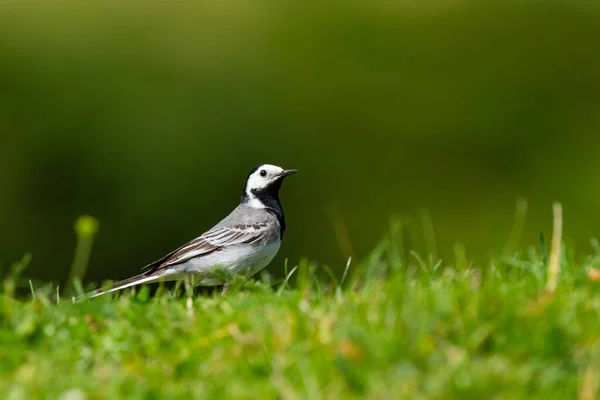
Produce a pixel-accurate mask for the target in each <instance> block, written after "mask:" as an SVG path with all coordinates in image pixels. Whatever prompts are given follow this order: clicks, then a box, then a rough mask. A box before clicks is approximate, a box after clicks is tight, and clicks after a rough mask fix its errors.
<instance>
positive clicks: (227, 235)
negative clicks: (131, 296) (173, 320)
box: [142, 222, 268, 270]
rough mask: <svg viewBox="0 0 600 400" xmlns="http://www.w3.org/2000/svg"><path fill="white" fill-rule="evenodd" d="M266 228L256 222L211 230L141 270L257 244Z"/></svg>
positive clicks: (264, 233)
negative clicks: (244, 244)
mask: <svg viewBox="0 0 600 400" xmlns="http://www.w3.org/2000/svg"><path fill="white" fill-rule="evenodd" d="M267 227H268V225H267V224H266V223H265V222H258V223H254V224H236V225H232V226H224V227H217V228H213V229H211V230H210V231H208V232H206V233H204V234H203V235H202V236H200V237H198V238H196V239H194V240H192V241H191V242H188V243H186V244H184V245H183V246H181V247H180V248H178V249H176V250H174V251H172V252H171V253H169V254H167V255H166V256H164V257H163V258H161V259H160V260H157V261H155V262H153V263H151V264H148V265H146V266H145V267H144V268H142V269H146V268H150V269H151V270H157V269H162V268H166V267H169V266H171V265H175V264H180V263H183V262H185V261H187V260H189V259H191V258H193V257H198V256H203V255H207V254H210V253H212V252H213V251H217V250H220V249H222V248H223V247H226V246H231V245H234V244H242V243H247V244H252V243H255V242H258V241H259V240H261V239H263V238H264V237H265V235H266V234H267V232H268V229H267Z"/></svg>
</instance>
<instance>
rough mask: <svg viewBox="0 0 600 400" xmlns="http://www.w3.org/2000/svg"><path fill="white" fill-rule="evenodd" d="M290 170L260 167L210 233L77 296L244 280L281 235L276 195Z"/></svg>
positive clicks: (266, 260)
mask: <svg viewBox="0 0 600 400" xmlns="http://www.w3.org/2000/svg"><path fill="white" fill-rule="evenodd" d="M296 172H297V170H295V169H283V168H281V167H278V166H276V165H272V164H262V165H259V166H258V167H256V168H254V169H253V170H252V171H250V173H249V174H248V177H247V178H246V183H245V185H244V190H243V191H242V196H241V200H240V203H239V205H238V206H237V207H236V208H235V209H234V210H233V211H232V212H231V213H230V214H229V215H227V216H226V217H225V218H223V219H222V220H221V221H220V222H219V223H217V224H216V225H215V226H214V227H213V228H211V229H210V230H208V231H206V232H205V233H203V234H202V235H200V236H198V237H197V238H195V239H193V240H191V241H189V242H187V243H186V244H184V245H183V246H181V247H179V248H177V249H175V250H173V251H172V252H170V253H168V254H167V255H165V256H164V257H162V258H160V259H158V260H156V261H154V262H152V263H150V264H148V265H146V266H145V267H143V268H142V271H144V272H142V273H140V274H139V275H136V276H133V277H131V278H128V279H125V280H122V281H119V282H116V283H114V284H112V285H110V286H109V287H107V288H101V289H97V290H94V291H92V292H89V293H86V294H84V295H82V296H80V299H91V298H94V297H97V296H102V295H104V294H107V293H111V292H115V291H118V290H122V289H125V288H128V287H132V286H136V285H141V284H145V283H152V282H157V281H173V280H181V279H186V278H187V277H190V276H193V277H194V282H195V283H196V284H198V285H200V286H219V285H226V284H227V282H225V281H224V280H223V274H221V276H217V275H218V274H215V271H216V269H219V268H222V269H224V270H225V271H226V272H228V273H230V274H238V275H243V276H245V277H250V276H252V275H254V274H256V273H257V272H259V271H260V270H262V269H263V268H265V267H266V266H267V265H268V264H269V263H270V262H271V261H272V260H273V258H274V257H275V255H276V254H277V252H278V251H279V247H280V246H281V241H282V239H283V234H284V232H285V230H286V225H285V217H284V214H283V208H282V207H281V202H280V201H279V190H280V188H281V184H282V183H283V180H284V179H285V178H286V177H287V176H289V175H292V174H294V173H296Z"/></svg>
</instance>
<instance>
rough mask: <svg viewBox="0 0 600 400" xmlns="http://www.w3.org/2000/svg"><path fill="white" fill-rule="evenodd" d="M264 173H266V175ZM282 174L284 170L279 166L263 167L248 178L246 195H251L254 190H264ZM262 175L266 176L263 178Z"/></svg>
mask: <svg viewBox="0 0 600 400" xmlns="http://www.w3.org/2000/svg"><path fill="white" fill-rule="evenodd" d="M262 171H265V172H266V174H265V173H264V172H262ZM281 172H283V168H281V167H278V166H277V165H271V164H265V165H261V166H260V167H259V168H258V169H257V170H256V171H254V172H253V173H252V174H251V175H250V176H249V177H248V183H247V185H246V193H248V194H250V191H251V190H252V189H262V188H265V187H267V186H268V185H269V184H270V183H271V182H272V181H274V180H276V179H277V178H278V177H279V175H280V174H281ZM261 174H264V175H265V176H262V175H261Z"/></svg>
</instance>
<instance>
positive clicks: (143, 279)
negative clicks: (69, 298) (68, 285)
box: [75, 273, 161, 302]
mask: <svg viewBox="0 0 600 400" xmlns="http://www.w3.org/2000/svg"><path fill="white" fill-rule="evenodd" d="M160 278H161V277H160V276H157V275H155V274H152V275H148V274H144V273H142V274H139V275H136V276H132V277H131V278H127V279H124V280H122V281H119V282H115V283H113V284H111V285H110V286H108V287H105V288H100V289H96V290H93V291H91V292H89V293H86V294H83V295H81V296H79V297H76V298H75V301H76V302H77V301H80V300H85V299H91V298H94V297H98V296H102V295H103V294H108V293H112V292H116V291H117V290H121V289H125V288H128V287H131V286H135V285H141V284H142V283H150V282H155V281H158V280H160Z"/></svg>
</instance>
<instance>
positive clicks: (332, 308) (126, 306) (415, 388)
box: [0, 236, 600, 400]
mask: <svg viewBox="0 0 600 400" xmlns="http://www.w3.org/2000/svg"><path fill="white" fill-rule="evenodd" d="M559 242H560V240H559ZM551 247H552V246H551ZM559 248H560V247H559ZM596 250H597V251H596ZM596 250H594V251H592V253H593V254H590V255H589V256H588V257H575V256H574V255H573V254H572V253H571V252H569V251H568V250H564V249H563V251H562V253H559V252H558V250H557V249H555V248H554V247H553V248H552V251H551V252H550V254H546V251H545V250H544V246H538V247H535V248H531V249H528V250H527V251H523V252H518V251H510V252H508V251H507V252H503V253H502V254H500V255H498V256H495V257H493V258H492V259H491V260H490V262H489V263H487V264H485V265H474V264H470V263H467V262H466V261H465V260H464V258H463V257H462V256H461V252H460V251H458V250H457V256H456V257H455V259H454V260H443V261H442V260H440V261H438V260H436V259H435V258H433V257H419V256H418V255H416V254H414V253H412V254H411V253H410V252H408V254H405V252H404V251H402V249H401V247H399V246H398V242H397V241H396V240H395V238H394V237H393V236H389V237H387V238H386V239H384V240H383V241H382V243H381V245H380V246H378V247H377V249H376V250H375V251H373V253H372V255H371V256H370V257H369V258H368V259H366V260H364V261H363V262H361V263H356V264H354V263H350V264H349V267H348V268H347V270H346V271H347V274H346V275H345V276H344V278H341V277H338V278H336V277H333V276H330V274H328V273H327V270H326V269H325V268H324V267H322V266H319V265H318V264H312V263H309V262H306V261H301V262H299V263H298V268H292V266H291V264H290V267H289V269H288V268H287V267H286V270H287V276H289V277H290V280H289V281H285V282H281V281H279V282H273V281H270V280H269V279H268V276H263V277H262V279H261V277H258V279H256V280H253V281H248V282H243V281H242V280H241V279H236V280H235V281H234V283H233V284H232V285H231V287H230V288H229V290H228V292H227V293H226V294H223V293H221V292H220V291H214V292H212V293H208V292H206V291H201V290H200V291H196V292H193V291H192V289H191V288H190V287H189V285H187V286H186V285H185V284H182V285H180V286H178V287H176V288H165V287H159V288H158V290H157V292H156V293H154V294H153V295H150V288H149V287H143V288H141V289H140V288H138V289H137V290H125V291H123V292H122V293H119V294H116V295H107V296H103V297H100V298H96V299H92V300H86V301H82V302H79V303H73V302H72V301H69V299H68V298H58V297H57V295H56V291H55V289H52V287H51V286H50V285H42V286H40V287H35V285H32V288H31V293H30V294H29V295H28V296H26V297H17V298H15V297H16V296H15V294H14V293H15V292H14V287H15V280H14V276H13V277H12V278H11V277H9V278H7V279H6V280H5V282H4V286H3V289H2V294H1V295H0V360H1V362H0V398H2V399H36V398H44V399H68V400H76V399H103V398H106V399H117V398H127V399H189V398H219V399H229V398H241V399H246V398H247V399H257V398H260V399H306V398H310V399H334V398H350V399H352V398H370V399H391V398H399V399H402V398H406V399H452V398H456V399H525V398H527V399H532V398H539V399H551V398H553V399H574V398H580V399H584V400H588V399H589V400H591V399H595V398H597V397H596V396H597V392H598V384H599V383H600V283H598V282H596V278H597V277H596V276H594V272H595V271H594V270H593V269H589V268H590V266H593V265H597V264H598V262H599V261H600V248H597V249H596ZM559 255H560V257H558V256H559ZM553 259H554V261H553ZM553 262H555V263H558V264H557V265H560V267H561V270H560V272H558V271H555V272H551V273H550V275H553V274H556V275H555V276H556V277H557V280H556V286H555V287H554V286H553V284H552V283H550V284H549V283H548V264H550V265H552V263H553ZM282 268H283V266H282ZM550 269H552V267H551V268H550ZM596 272H597V271H596ZM13 275H14V274H13ZM551 280H552V279H551Z"/></svg>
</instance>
